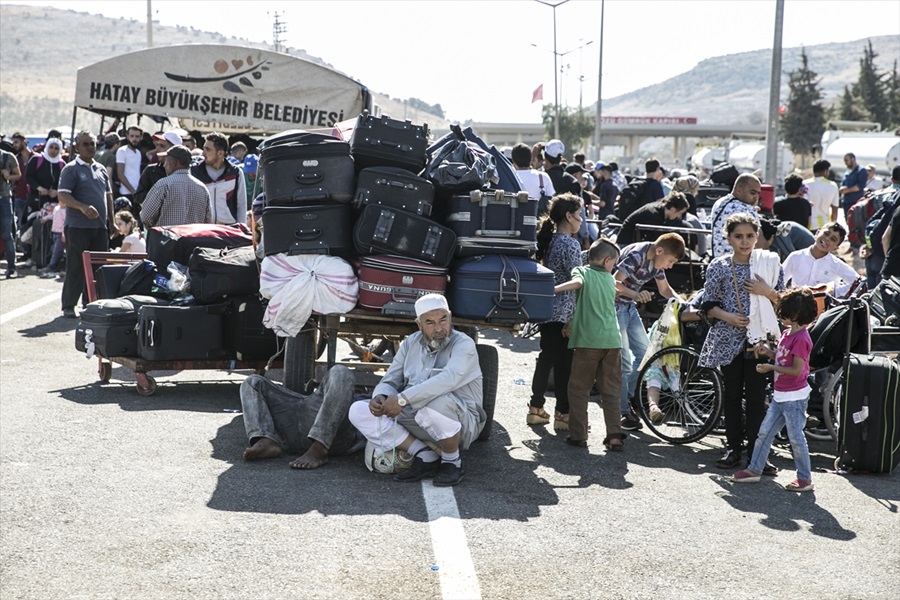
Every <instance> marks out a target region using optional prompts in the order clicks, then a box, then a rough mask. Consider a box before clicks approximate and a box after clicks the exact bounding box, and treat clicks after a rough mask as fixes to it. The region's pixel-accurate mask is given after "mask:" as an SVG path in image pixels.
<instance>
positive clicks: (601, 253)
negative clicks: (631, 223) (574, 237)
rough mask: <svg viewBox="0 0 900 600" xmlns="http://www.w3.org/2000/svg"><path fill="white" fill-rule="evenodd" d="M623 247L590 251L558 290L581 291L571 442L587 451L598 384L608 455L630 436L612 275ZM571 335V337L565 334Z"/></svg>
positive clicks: (574, 327) (573, 326)
mask: <svg viewBox="0 0 900 600" xmlns="http://www.w3.org/2000/svg"><path fill="white" fill-rule="evenodd" d="M618 258H619V248H618V247H617V246H616V245H615V244H613V243H612V242H611V241H609V240H607V239H604V238H600V239H598V240H597V241H595V242H594V243H593V244H591V247H590V249H589V250H588V265H587V266H580V267H575V268H574V269H572V279H570V280H569V281H567V282H566V283H561V284H559V285H557V286H556V287H555V288H554V289H553V291H554V293H557V294H559V293H562V292H568V291H571V290H578V296H577V298H576V301H575V313H574V314H573V316H572V320H571V321H570V322H569V325H568V327H567V328H568V334H567V336H568V338H569V349H570V350H572V351H573V355H572V374H571V376H570V379H569V390H568V391H569V437H568V438H567V439H566V443H567V444H570V445H572V446H577V447H579V448H584V447H587V437H588V398H589V396H590V393H591V387H592V386H593V385H594V383H595V382H596V383H597V386H598V387H599V388H600V397H601V399H602V402H601V404H602V406H603V417H604V421H606V438H605V439H604V440H603V445H604V446H606V448H607V449H608V450H612V451H619V450H621V449H622V447H623V442H622V439H623V438H624V437H625V436H624V435H623V434H622V430H621V427H620V424H619V411H618V410H617V408H616V405H617V404H618V402H617V401H618V398H619V391H620V388H621V385H622V369H621V368H620V365H621V358H620V356H619V352H620V348H621V345H622V340H621V337H620V335H619V327H618V323H617V321H616V309H615V299H616V280H615V279H614V278H613V276H612V270H613V268H614V267H615V265H616V260H617V259H618ZM564 333H565V332H564Z"/></svg>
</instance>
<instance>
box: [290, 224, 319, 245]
mask: <svg viewBox="0 0 900 600" xmlns="http://www.w3.org/2000/svg"><path fill="white" fill-rule="evenodd" d="M320 237H322V230H321V229H320V228H318V227H313V228H312V229H295V230H294V238H295V239H298V240H302V241H304V242H308V241H311V240H315V239H318V238H320Z"/></svg>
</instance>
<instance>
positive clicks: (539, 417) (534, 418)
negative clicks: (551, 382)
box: [525, 406, 550, 425]
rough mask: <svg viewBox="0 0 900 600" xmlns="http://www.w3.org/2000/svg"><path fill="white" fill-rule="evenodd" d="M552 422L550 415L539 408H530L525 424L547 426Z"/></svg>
mask: <svg viewBox="0 0 900 600" xmlns="http://www.w3.org/2000/svg"><path fill="white" fill-rule="evenodd" d="M549 422H550V413H548V412H547V411H546V410H544V409H543V408H542V407H539V406H529V407H528V416H526V417H525V423H527V424H528V425H546V424H547V423H549Z"/></svg>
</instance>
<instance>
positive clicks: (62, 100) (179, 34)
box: [0, 4, 447, 133]
mask: <svg viewBox="0 0 900 600" xmlns="http://www.w3.org/2000/svg"><path fill="white" fill-rule="evenodd" d="M48 31H89V32H91V38H90V42H89V43H84V44H82V43H68V44H66V45H60V44H57V45H56V46H55V48H56V49H54V50H52V51H48V50H47V49H46V48H45V47H44V43H45V42H46V41H47V39H48V38H47V35H46V32H48ZM146 44H147V29H146V25H145V23H143V22H141V21H135V20H133V19H110V18H107V17H102V16H99V15H91V14H88V13H80V12H75V11H72V10H60V9H55V8H49V7H35V6H19V5H14V4H13V5H10V4H2V5H0V55H2V56H3V67H2V69H0V131H2V132H4V133H9V132H12V131H13V130H22V131H26V132H34V133H40V132H43V131H45V130H46V129H48V128H49V127H56V126H60V125H69V124H70V123H71V120H72V99H73V98H74V97H75V78H76V74H77V71H78V68H79V67H83V66H86V65H90V64H93V63H95V62H98V61H101V60H105V59H107V58H111V57H113V56H117V55H119V54H124V53H127V52H133V51H136V50H142V49H144V48H145V47H146ZM153 44H154V46H170V45H175V44H228V45H237V46H248V47H251V48H263V49H267V50H271V49H272V48H271V47H270V46H269V45H267V44H263V43H260V42H252V41H250V40H247V39H243V38H235V37H227V36H224V35H219V34H216V33H211V32H206V31H200V30H199V29H195V28H193V27H184V26H179V27H166V26H162V25H159V24H158V23H157V24H154V27H153ZM286 52H287V53H288V54H290V55H292V56H296V57H298V58H303V59H305V60H309V61H311V62H314V63H317V64H321V65H325V66H327V67H332V65H330V64H329V63H327V62H326V61H324V60H322V59H321V58H319V57H316V56H311V55H309V54H308V53H307V52H306V51H305V50H302V49H297V48H288V49H287V50H286ZM332 68H333V67H332ZM349 75H350V76H351V77H352V76H354V75H353V74H352V73H351V74H349ZM370 91H372V93H373V95H374V97H375V103H376V104H377V105H379V106H381V108H382V111H383V112H384V113H386V114H388V115H391V116H394V117H397V118H408V119H411V120H413V121H416V122H427V123H428V124H429V125H430V126H431V127H432V128H437V127H443V128H446V123H447V121H445V120H443V119H441V118H440V117H438V116H436V115H430V114H427V113H424V112H422V111H420V110H416V109H415V108H412V107H410V106H407V105H405V104H404V103H402V102H398V101H396V100H392V99H391V98H389V97H388V96H387V95H384V94H381V93H379V92H377V91H375V90H370ZM94 121H96V122H97V123H99V117H96V118H95V117H94V116H93V115H90V114H89V113H86V112H85V111H81V112H80V113H79V118H78V126H79V127H87V128H95V127H96V123H94Z"/></svg>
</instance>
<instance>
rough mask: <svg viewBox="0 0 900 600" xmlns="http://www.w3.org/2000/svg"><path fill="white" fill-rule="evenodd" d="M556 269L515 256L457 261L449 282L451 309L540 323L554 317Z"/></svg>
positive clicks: (470, 315) (481, 317) (494, 319)
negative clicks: (554, 271) (554, 270)
mask: <svg viewBox="0 0 900 600" xmlns="http://www.w3.org/2000/svg"><path fill="white" fill-rule="evenodd" d="M554 285H555V282H554V276H553V271H551V270H550V269H548V268H546V267H544V266H542V265H540V264H538V263H536V262H534V261H533V260H529V259H527V258H517V257H512V256H501V255H496V254H492V255H488V256H475V257H472V258H467V259H463V260H460V261H458V262H457V263H456V264H455V265H454V267H453V269H452V271H451V275H450V283H449V284H448V285H447V302H448V303H449V305H450V312H452V313H453V314H454V315H455V316H457V317H461V318H464V319H477V320H482V321H486V322H488V323H528V322H531V323H540V322H543V321H547V320H549V319H550V318H551V317H552V316H553V287H554Z"/></svg>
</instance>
